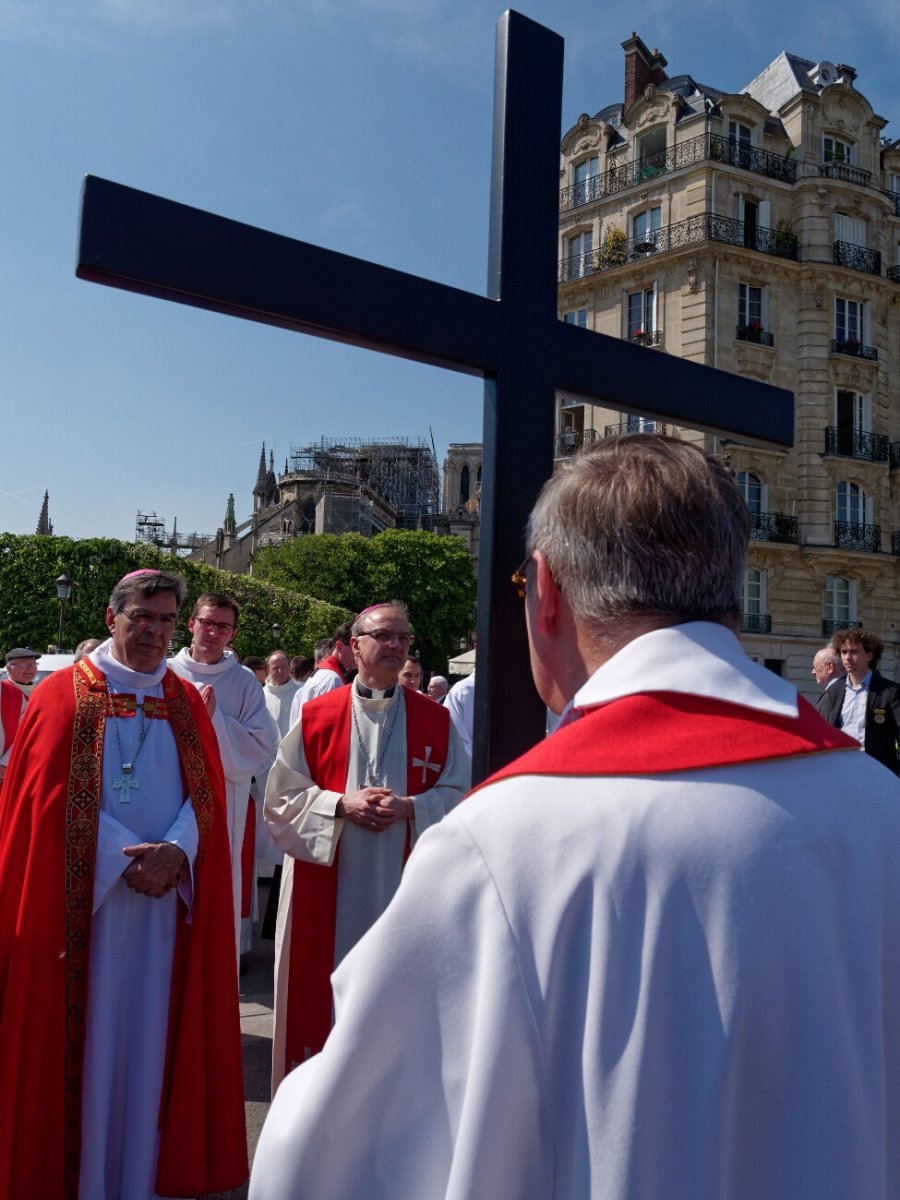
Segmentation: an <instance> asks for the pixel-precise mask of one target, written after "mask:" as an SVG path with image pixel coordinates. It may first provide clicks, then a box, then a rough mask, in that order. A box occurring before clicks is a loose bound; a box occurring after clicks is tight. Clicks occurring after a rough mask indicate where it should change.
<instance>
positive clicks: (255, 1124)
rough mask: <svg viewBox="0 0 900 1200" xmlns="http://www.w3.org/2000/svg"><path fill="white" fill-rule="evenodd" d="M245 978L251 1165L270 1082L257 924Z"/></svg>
mask: <svg viewBox="0 0 900 1200" xmlns="http://www.w3.org/2000/svg"><path fill="white" fill-rule="evenodd" d="M268 894H269V881H268V880H264V881H263V880H261V881H260V885H259V911H260V916H262V914H263V913H264V912H265V911H266V901H267V899H268ZM244 963H245V965H246V967H247V971H246V974H244V975H242V976H241V1045H242V1047H243V1057H244V1101H245V1108H246V1112H247V1149H248V1153H249V1156H250V1161H251V1163H252V1162H253V1155H254V1153H255V1151H256V1143H257V1141H258V1140H259V1131H260V1130H261V1129H262V1125H263V1121H264V1120H265V1119H266V1113H268V1111H269V1090H270V1084H271V1078H272V1000H273V996H272V988H273V982H272V975H273V971H274V968H275V943H274V942H269V941H262V939H261V938H260V936H259V922H257V925H256V929H255V930H254V938H253V949H252V950H250V952H249V953H248V954H247V955H245V957H244ZM246 1196H247V1187H246V1185H245V1186H244V1187H242V1188H237V1189H236V1190H235V1191H232V1192H216V1193H215V1194H214V1195H212V1196H210V1197H209V1200H245V1197H246Z"/></svg>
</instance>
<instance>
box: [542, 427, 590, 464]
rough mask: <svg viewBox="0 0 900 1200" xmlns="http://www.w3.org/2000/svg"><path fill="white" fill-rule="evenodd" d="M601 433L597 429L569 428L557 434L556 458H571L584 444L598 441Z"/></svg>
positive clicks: (587, 444)
mask: <svg viewBox="0 0 900 1200" xmlns="http://www.w3.org/2000/svg"><path fill="white" fill-rule="evenodd" d="M599 437H600V434H599V433H598V432H597V430H596V429H579V430H575V429H567V430H565V431H564V432H563V433H560V434H558V435H557V438H556V450H555V453H554V455H553V457H554V458H571V457H572V455H573V454H575V453H576V452H577V451H578V450H580V449H581V447H582V446H590V445H591V444H592V443H593V442H596V441H597V440H598V439H599Z"/></svg>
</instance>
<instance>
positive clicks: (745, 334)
mask: <svg viewBox="0 0 900 1200" xmlns="http://www.w3.org/2000/svg"><path fill="white" fill-rule="evenodd" d="M734 336H735V338H736V339H737V340H738V341H739V342H755V343H756V345H757V346H774V345H775V337H774V335H773V334H771V333H769V331H768V330H767V329H763V327H762V325H752V324H751V325H738V327H737V328H736V329H735V332H734Z"/></svg>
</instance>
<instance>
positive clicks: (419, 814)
mask: <svg viewBox="0 0 900 1200" xmlns="http://www.w3.org/2000/svg"><path fill="white" fill-rule="evenodd" d="M748 537H749V517H748V514H747V509H746V506H745V504H744V502H743V500H742V498H741V496H740V493H739V491H738V489H737V487H736V484H735V481H734V479H733V478H732V477H731V475H730V474H729V472H728V471H727V470H726V469H725V468H724V467H723V466H722V465H721V464H719V463H718V462H717V461H716V460H714V459H710V458H707V457H706V456H704V455H703V454H702V453H701V452H700V451H699V450H697V449H696V448H695V447H692V446H690V445H688V444H686V443H683V442H680V441H675V440H672V439H668V438H665V437H656V436H646V435H631V436H625V437H622V438H617V439H610V440H609V441H606V442H603V443H599V444H598V445H596V446H593V447H591V448H589V449H586V450H585V451H583V452H582V453H580V454H578V455H576V456H573V457H572V458H571V459H569V460H567V461H566V462H565V464H563V466H562V469H561V470H560V471H559V472H557V473H556V474H555V475H554V477H553V478H552V479H551V480H550V481H549V482H548V483H547V484H546V485H545V487H544V489H543V491H542V493H541V495H540V497H539V499H538V501H537V504H536V506H535V508H534V511H533V513H532V517H531V520H530V523H529V529H528V535H527V556H526V559H525V561H524V563H523V564H522V566H521V567H520V568H519V570H518V571H517V572H516V574H515V575H514V577H513V582H514V584H515V586H516V588H517V589H518V592H519V595H520V596H521V597H522V601H523V608H524V621H525V625H526V629H527V635H528V641H529V649H530V655H531V665H532V671H533V675H534V680H535V685H536V687H537V690H538V692H539V694H540V696H541V697H542V699H543V701H544V702H545V704H546V705H547V707H548V710H549V711H550V712H551V713H552V714H553V724H554V727H555V732H553V733H552V734H551V735H550V736H548V737H547V738H546V739H545V740H544V741H543V742H541V743H540V744H539V745H537V746H535V747H534V748H533V749H532V750H530V751H529V752H528V753H526V754H525V755H524V756H523V757H522V758H520V759H519V760H517V761H516V762H514V763H511V764H509V766H507V767H506V768H504V769H503V770H502V771H500V772H499V773H498V774H496V775H494V776H493V777H492V778H490V779H488V780H487V781H485V782H484V783H482V784H480V785H479V786H478V787H477V788H475V790H474V791H472V792H470V764H471V747H472V719H473V717H472V714H473V698H474V687H475V679H474V675H471V676H469V677H467V678H465V679H464V680H462V681H461V682H459V683H457V684H455V685H454V687H452V688H449V687H448V682H447V680H446V679H445V678H444V677H442V676H439V675H432V677H431V678H430V679H429V680H428V682H427V690H424V691H423V669H422V664H421V663H420V662H419V661H418V659H417V658H416V657H415V654H414V653H413V652H412V649H411V648H412V646H413V631H412V629H411V627H410V621H409V614H408V612H407V610H406V607H405V605H404V604H403V602H402V600H384V601H379V602H376V603H373V604H372V605H371V606H370V607H368V608H366V609H364V610H363V611H362V612H360V613H359V614H358V615H357V616H356V618H355V619H354V620H353V621H351V622H348V623H346V624H344V625H341V626H340V627H339V628H338V629H336V630H335V631H334V633H333V636H332V637H331V638H328V639H325V640H323V641H321V642H320V643H318V644H317V645H316V647H315V649H314V661H310V659H308V658H299V657H298V658H293V659H292V658H290V657H289V656H288V654H287V653H285V652H284V651H282V650H280V649H276V650H274V651H272V652H271V653H270V654H269V655H268V656H267V658H265V659H262V658H260V659H255V660H254V659H251V658H245V659H244V661H243V663H241V661H240V660H239V658H238V656H237V654H236V653H235V652H234V650H233V648H232V647H233V642H234V639H235V637H236V635H237V631H238V621H239V616H240V614H239V610H238V606H237V605H236V604H235V602H234V600H233V599H232V598H231V597H230V596H228V595H226V594H224V593H208V594H205V595H203V596H200V597H199V599H198V600H197V602H196V604H195V605H194V607H193V611H192V613H191V617H190V620H189V629H190V634H191V640H190V644H189V645H188V646H186V647H185V648H184V649H182V650H181V651H180V652H179V653H178V654H177V655H175V656H174V658H168V657H167V649H168V646H169V642H170V638H171V633H172V630H173V628H174V626H175V622H176V619H177V616H178V612H179V609H180V607H181V605H182V604H183V603H184V600H185V584H184V581H183V580H182V579H181V578H180V577H179V576H178V575H175V574H171V573H167V572H163V571H158V570H141V571H136V572H133V573H131V574H129V575H127V576H125V578H123V579H122V580H120V581H119V582H118V583H117V584H116V586H115V588H114V589H113V592H112V595H111V596H110V599H109V605H108V607H107V610H106V617H105V622H106V626H107V629H108V632H109V637H108V638H107V639H106V640H104V641H103V642H100V643H98V644H95V645H92V646H89V647H85V648H84V649H83V651H82V655H81V657H80V659H79V661H78V662H77V663H76V664H75V666H74V667H72V668H68V669H65V670H61V671H57V672H55V673H54V674H52V675H51V676H49V677H48V678H47V679H46V680H44V681H43V682H41V683H40V684H39V685H38V686H37V687H36V686H35V684H34V679H35V674H36V670H37V666H38V660H39V655H37V654H36V653H35V652H34V651H32V650H31V649H30V648H28V647H17V648H15V649H13V650H10V651H9V652H8V653H7V655H6V667H7V676H8V679H7V680H6V681H4V682H3V683H2V685H0V737H2V743H0V747H2V754H0V771H2V772H3V774H2V778H0V1045H2V1047H3V1051H4V1053H3V1064H4V1065H3V1068H2V1070H0V1099H2V1105H0V1111H2V1112H3V1113H4V1116H5V1119H4V1121H3V1122H0V1196H7V1195H8V1196H10V1197H13V1196H15V1197H24V1198H32V1197H47V1196H61V1197H62V1196H66V1197H80V1198H81V1200H115V1198H119V1197H122V1198H125V1197H127V1198H129V1200H131V1198H133V1200H151V1198H152V1197H155V1196H198V1195H201V1194H203V1193H206V1192H214V1191H226V1190H228V1189H231V1188H234V1187H237V1186H239V1185H240V1184H241V1183H242V1182H243V1181H244V1180H245V1179H246V1177H247V1174H248V1163H247V1155H246V1138H245V1130H244V1106H243V1090H242V1075H241V1048H240V1029H239V1021H238V988H239V983H238V980H239V964H240V955H241V953H242V951H244V950H246V948H247V946H248V944H249V942H248V938H249V937H250V935H251V932H252V928H253V919H254V917H255V916H257V915H258V914H256V913H255V911H254V903H255V893H256V888H255V887H254V886H253V884H254V882H255V879H256V875H257V871H258V870H259V868H260V864H267V865H268V867H269V868H270V869H271V871H272V872H273V874H274V880H275V882H273V886H272V889H271V893H270V897H271V910H270V911H269V912H268V913H266V914H265V918H264V920H263V922H262V930H263V934H264V935H265V933H266V932H267V931H270V932H271V933H272V934H273V935H274V937H275V944H276V966H275V985H274V993H275V1023H274V1039H273V1063H272V1087H273V1092H274V1099H273V1104H272V1108H271V1111H270V1113H269V1116H268V1119H267V1121H266V1124H265V1127H264V1129H263V1132H262V1135H261V1139H260V1142H259V1146H258V1149H257V1153H256V1158H255V1162H254V1167H253V1176H252V1179H251V1185H250V1195H251V1197H252V1198H253V1200H288V1198H289V1197H291V1198H293V1197H299V1196H308V1197H311V1198H316V1200H318V1198H320V1197H324V1196H333V1197H336V1198H340V1200H344V1198H347V1200H430V1198H431V1197H447V1198H453V1200H469V1198H474V1197H480V1196H485V1197H487V1196H490V1197H492V1198H505V1197H508V1198H509V1200H532V1198H533V1200H546V1198H547V1197H549V1196H556V1197H566V1198H569V1200H576V1198H578V1200H580V1198H582V1197H589V1196H596V1197H604V1198H607V1197H608V1198H610V1200H625V1198H626V1197H627V1198H629V1200H637V1198H643V1197H646V1198H648V1200H649V1198H651V1197H652V1198H653V1200H656V1198H657V1197H661V1196H665V1197H667V1200H669V1198H671V1200H722V1198H727V1200H756V1198H758V1197H760V1196H765V1197H767V1200H814V1198H815V1200H822V1198H824V1197H828V1198H834V1200H851V1198H852V1200H858V1197H867V1198H868V1197H873V1198H874V1197H876V1196H878V1197H882V1196H884V1197H888V1196H897V1195H900V1148H898V1139H897V1138H896V1137H895V1135H894V1132H893V1131H894V1129H895V1128H896V1126H897V1121H898V1117H900V1031H898V1030H897V1027H896V1026H895V1024H894V1023H893V1021H892V1020H891V1019H890V1014H891V1013H892V1012H893V1011H894V1008H895V1007H896V1005H897V1003H898V1001H900V877H898V867H897V864H898V862H900V782H898V779H897V772H898V768H900V761H898V756H897V742H898V737H900V689H898V685H897V684H895V683H894V682H893V681H891V680H889V679H887V678H886V677H884V676H883V675H881V674H880V672H879V671H878V665H879V661H880V658H881V655H882V653H883V644H882V642H881V640H880V639H879V638H878V637H877V635H875V634H873V633H871V632H869V631H867V630H862V629H847V630H842V631H839V632H838V633H837V634H835V636H834V638H833V640H832V642H831V643H830V645H829V646H826V647H822V648H821V649H820V650H819V651H818V652H817V653H816V655H815V657H814V659H813V663H812V673H813V675H814V676H815V679H816V682H817V684H818V686H819V687H820V688H821V689H822V691H821V693H820V695H819V697H818V699H817V701H816V705H815V708H814V707H813V706H812V705H810V704H808V703H807V702H806V701H805V700H803V699H802V697H799V696H798V694H797V691H796V689H795V688H794V687H793V686H792V685H791V684H789V683H788V682H786V681H785V680H782V679H781V678H779V677H777V676H776V675H774V674H773V673H771V672H769V671H767V670H765V669H764V668H762V667H759V666H758V665H756V664H755V663H753V662H751V661H749V660H748V659H747V657H746V655H745V654H744V653H743V651H742V650H741V647H740V645H739V643H738V641H737V638H736V636H735V632H736V630H737V628H738V627H739V624H738V623H739V614H740V589H741V582H742V579H743V574H744V569H745V563H746V549H747V542H748ZM816 710H818V711H816ZM513 715H514V714H513ZM861 751H864V753H861ZM464 798H465V802H464V803H461V801H463V799H464Z"/></svg>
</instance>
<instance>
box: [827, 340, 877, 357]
mask: <svg viewBox="0 0 900 1200" xmlns="http://www.w3.org/2000/svg"><path fill="white" fill-rule="evenodd" d="M831 353H832V354H849V355H851V356H852V357H853V358H867V359H868V360H869V362H878V350H877V349H876V347H875V346H864V345H863V344H862V342H858V341H857V340H856V338H834V339H833V340H832V342H831Z"/></svg>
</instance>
